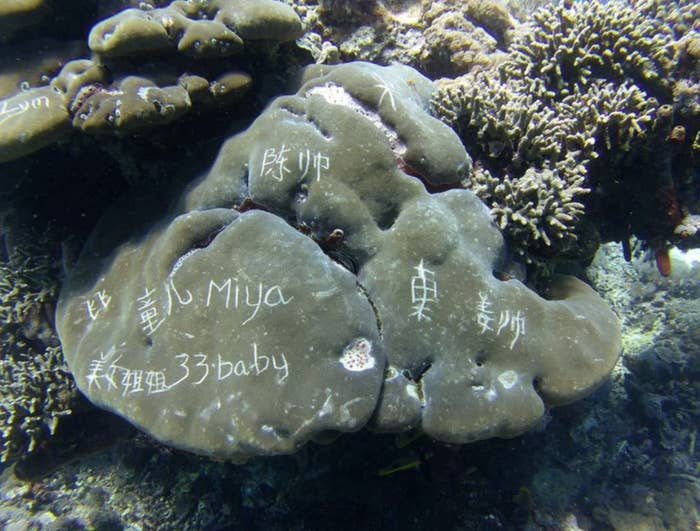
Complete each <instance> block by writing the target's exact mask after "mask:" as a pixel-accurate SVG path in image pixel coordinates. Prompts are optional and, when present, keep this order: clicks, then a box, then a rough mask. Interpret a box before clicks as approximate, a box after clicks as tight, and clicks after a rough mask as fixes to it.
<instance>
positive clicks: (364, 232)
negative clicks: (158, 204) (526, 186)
mask: <svg viewBox="0 0 700 531" xmlns="http://www.w3.org/2000/svg"><path fill="white" fill-rule="evenodd" d="M299 83H300V87H299V89H298V91H297V93H296V94H295V95H292V96H283V97H279V98H277V99H276V100H275V101H274V102H273V103H272V104H271V105H270V107H269V108H268V109H267V110H266V111H265V112H264V113H263V114H262V115H261V116H260V117H259V118H258V119H257V120H256V121H255V122H254V123H253V124H252V125H251V127H250V128H249V129H248V130H247V131H246V132H244V133H242V134H240V135H237V136H235V137H233V138H232V139H230V140H229V141H227V142H226V143H225V144H224V145H223V147H222V149H221V152H220V154H219V157H218V158H217V160H216V162H215V164H214V166H213V168H212V169H211V171H210V172H209V173H208V174H207V175H205V176H204V177H202V178H201V179H199V180H198V181H196V182H195V183H193V184H192V185H191V186H190V187H189V188H188V189H187V190H186V191H185V192H184V193H183V194H182V195H181V197H180V198H179V200H178V201H176V203H175V204H174V206H173V207H172V208H171V209H169V210H168V212H167V213H166V214H165V215H164V216H162V217H161V218H160V220H159V221H157V222H156V223H150V224H149V222H145V223H142V224H141V225H140V227H141V229H139V230H135V229H129V228H128V227H126V226H125V221H124V220H136V219H138V218H143V217H144V215H143V213H144V211H148V210H149V209H150V206H151V205H150V204H148V203H147V204H146V205H143V206H139V204H138V203H137V202H133V201H132V202H129V203H128V207H118V208H116V210H115V211H114V212H112V213H111V214H109V215H107V216H106V218H105V220H104V221H103V222H102V223H101V226H100V227H98V228H97V229H96V231H95V233H94V235H93V237H92V238H91V241H90V242H89V243H88V245H87V247H86V249H85V251H84V253H83V255H82V257H81V259H80V260H79V262H78V264H77V266H76V267H75V269H74V270H73V271H72V272H71V273H70V274H69V276H68V279H67V281H66V283H65V285H64V287H63V290H62V294H61V298H60V301H59V305H58V308H57V326H58V330H59V333H60V336H61V340H62V343H63V347H64V350H65V353H66V358H67V360H68V363H69V365H70V366H71V368H72V370H73V372H74V374H75V377H76V382H77V383H78V385H79V387H80V388H81V390H82V391H83V392H84V393H85V394H86V395H87V396H88V397H89V398H90V399H91V400H92V401H93V402H95V403H97V404H98V405H100V406H102V407H105V408H108V409H111V410H113V411H116V412H117V413H119V414H121V415H123V416H125V417H126V418H128V419H130V420H131V421H132V422H134V423H135V424H137V425H139V426H140V427H142V428H143V429H144V430H146V431H147V432H149V433H151V434H152V435H154V436H155V437H157V438H158V439H160V440H163V441H165V442H167V443H168V444H172V445H174V446H178V447H182V448H186V449H189V450H192V451H195V452H199V453H203V454H207V455H216V456H219V457H232V458H246V457H249V456H252V455H259V454H275V453H284V452H292V451H295V450H296V449H298V448H299V447H300V446H301V445H303V444H304V443H305V442H306V441H308V440H312V439H320V438H324V439H325V438H327V436H328V435H329V434H333V433H337V432H347V431H354V430H358V429H360V428H362V427H363V426H366V425H367V426H370V427H371V428H373V429H376V430H379V431H391V432H400V431H406V430H410V429H420V430H423V431H424V432H426V433H427V434H428V435H430V436H432V437H435V438H438V439H441V440H445V441H450V442H467V441H472V440H476V439H483V438H487V437H493V436H513V435H515V434H518V433H521V432H522V431H524V430H526V429H528V428H529V427H531V426H532V425H533V424H535V423H536V422H537V421H538V420H539V419H540V418H541V416H542V415H543V413H544V410H545V407H546V406H547V405H557V404H561V403H566V402H569V401H571V400H575V399H577V398H580V397H582V396H584V395H586V394H587V393H589V392H590V391H591V390H592V389H594V388H595V387H596V386H597V385H598V384H599V383H600V382H601V381H602V380H603V379H604V378H605V377H606V375H607V374H608V373H609V371H610V370H611V368H612V366H613V364H614V363H615V361H616V359H617V355H618V352H619V350H620V330H619V326H618V323H617V320H616V318H615V316H614V315H613V314H612V312H611V311H610V310H609V309H608V308H607V306H606V305H605V304H604V303H603V301H602V300H601V299H600V298H599V297H598V296H597V295H596V294H595V292H593V290H592V289H590V288H589V287H587V286H586V285H585V284H583V283H582V282H580V281H578V280H576V279H574V278H569V277H562V278H560V279H557V280H556V281H555V282H554V284H553V286H552V291H551V300H546V299H544V298H542V297H540V296H539V295H537V294H536V293H534V292H533V291H531V290H530V289H529V288H527V287H526V286H525V285H524V284H523V283H522V282H520V281H519V280H517V279H516V278H512V277H511V275H509V273H508V272H509V271H510V270H511V269H512V264H511V262H510V261H509V259H508V256H507V252H506V248H505V245H504V241H503V238H502V236H501V235H500V233H499V231H498V229H497V227H496V226H495V224H494V223H493V221H492V220H491V218H490V216H489V214H488V210H487V208H486V207H485V206H484V205H483V204H482V203H481V202H480V201H479V200H478V199H477V197H476V196H475V195H474V194H472V193H471V192H469V191H467V190H464V189H461V188H460V183H461V182H462V181H463V180H464V179H465V178H466V177H467V176H468V175H469V173H470V172H471V160H470V158H469V156H468V155H467V153H466V152H465V150H464V148H463V146H462V145H461V143H460V142H459V139H458V137H457V135H456V134H455V133H454V132H452V130H451V129H449V128H448V127H447V126H445V125H444V124H442V123H441V122H439V121H438V120H436V119H434V118H432V117H431V116H430V115H429V114H428V112H427V109H428V107H429V101H430V96H431V93H432V92H433V90H434V86H433V84H432V83H431V82H430V81H429V80H428V79H426V78H424V77H423V76H421V75H420V74H418V73H417V72H416V71H414V70H412V69H410V68H408V67H403V66H392V67H379V66H375V65H370V64H367V63H352V64H348V65H342V66H338V67H318V66H317V67H310V68H308V69H307V70H306V71H305V72H304V74H303V75H302V76H301V79H300V81H299ZM450 188H451V189H450ZM444 189H448V190H447V191H441V192H435V193H433V191H434V190H444ZM145 217H146V218H148V216H145Z"/></svg>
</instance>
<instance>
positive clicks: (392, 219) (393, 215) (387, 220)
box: [374, 204, 401, 230]
mask: <svg viewBox="0 0 700 531" xmlns="http://www.w3.org/2000/svg"><path fill="white" fill-rule="evenodd" d="M399 214H401V209H400V205H398V204H392V205H389V208H388V209H385V210H384V211H382V212H380V213H379V215H378V216H376V217H375V219H374V221H375V223H376V224H377V226H378V227H379V228H380V229H381V230H389V229H390V228H391V227H393V226H394V223H396V220H397V218H398V217H399Z"/></svg>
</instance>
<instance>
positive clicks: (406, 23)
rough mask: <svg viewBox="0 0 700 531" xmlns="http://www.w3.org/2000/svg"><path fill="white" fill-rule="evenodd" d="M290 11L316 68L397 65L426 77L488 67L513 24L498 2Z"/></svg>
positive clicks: (323, 4)
mask: <svg viewBox="0 0 700 531" xmlns="http://www.w3.org/2000/svg"><path fill="white" fill-rule="evenodd" d="M293 4H294V8H295V9H296V11H297V13H298V14H299V16H300V17H301V18H302V20H303V21H304V23H305V25H306V27H307V32H306V34H305V35H304V37H303V38H302V39H301V41H300V45H301V46H302V47H303V48H306V49H308V50H309V51H310V52H311V53H312V55H313V57H314V60H315V61H316V62H318V63H331V64H332V63H336V62H339V61H352V60H364V61H372V62H375V63H379V64H391V63H396V62H398V63H402V64H406V65H409V66H413V67H415V68H417V69H419V70H420V71H421V72H424V73H426V74H427V75H429V76H430V77H435V76H447V75H449V76H455V75H460V74H462V73H464V72H466V71H468V70H469V69H471V68H474V67H477V66H486V65H490V64H491V63H492V62H493V61H494V59H495V58H496V57H498V55H499V50H500V49H503V48H504V47H505V46H506V44H507V42H508V40H509V34H510V31H511V29H512V27H513V21H512V19H511V17H510V14H509V13H508V10H507V9H506V8H505V5H504V4H503V2H501V1H500V0H486V1H478V0H468V1H461V2H454V1H451V0H447V1H439V2H434V1H427V0H420V1H418V2H410V1H408V2H407V1H394V2H381V1H377V0H365V1H362V2H345V1H334V0H321V1H319V2H316V1H314V0H309V1H307V0H303V1H299V2H294V3H293Z"/></svg>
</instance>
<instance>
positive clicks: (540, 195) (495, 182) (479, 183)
mask: <svg viewBox="0 0 700 531" xmlns="http://www.w3.org/2000/svg"><path fill="white" fill-rule="evenodd" d="M584 183H585V177H584V176H583V175H579V176H578V177H576V178H574V179H569V180H565V179H562V178H561V177H560V176H559V174H558V173H557V172H556V171H555V170H551V169H548V168H545V169H542V170H536V169H535V168H528V169H527V171H526V172H525V174H524V175H523V176H522V177H519V178H511V177H510V176H509V175H505V176H504V177H502V178H500V179H499V178H495V177H493V176H492V175H491V174H490V173H489V172H488V170H486V169H484V168H481V167H477V168H476V170H475V171H474V173H473V175H472V176H471V177H470V178H469V180H468V181H467V183H466V185H467V188H469V189H470V190H472V191H473V192H474V193H476V195H478V196H479V197H480V198H481V199H482V200H483V201H484V202H485V203H486V204H487V205H489V206H490V207H491V214H492V215H493V216H494V218H495V220H496V223H497V224H498V226H499V228H500V229H501V230H505V229H506V228H507V230H508V235H509V236H510V238H511V241H512V242H513V245H512V246H511V247H512V249H513V251H514V252H516V253H517V254H519V255H522V256H525V258H526V259H527V253H528V249H527V245H534V243H533V242H538V243H541V244H544V245H545V246H547V247H550V246H553V245H555V246H559V248H560V249H561V250H563V248H564V246H565V245H566V244H567V242H568V243H569V244H570V243H571V241H572V240H575V239H576V234H575V232H574V231H575V228H576V221H578V220H579V219H580V218H581V216H582V215H583V213H584V206H583V204H582V203H581V202H580V201H581V199H582V197H583V196H584V195H586V194H587V193H589V192H590V190H589V189H588V188H586V187H585V186H584ZM558 240H561V242H562V243H557V242H558ZM553 242H555V243H553Z"/></svg>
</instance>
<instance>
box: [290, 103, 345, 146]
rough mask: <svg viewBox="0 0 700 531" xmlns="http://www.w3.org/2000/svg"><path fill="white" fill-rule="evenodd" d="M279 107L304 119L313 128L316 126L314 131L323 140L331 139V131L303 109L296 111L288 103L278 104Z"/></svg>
mask: <svg viewBox="0 0 700 531" xmlns="http://www.w3.org/2000/svg"><path fill="white" fill-rule="evenodd" d="M280 109H282V110H283V111H286V112H288V113H289V114H291V115H292V116H295V117H297V118H299V119H301V120H304V121H305V122H307V123H309V124H311V125H313V126H314V128H316V131H318V134H320V135H321V136H322V137H323V138H324V139H325V140H331V139H332V138H333V135H331V133H330V132H329V131H328V130H327V129H325V128H324V127H322V126H321V124H319V123H318V122H317V121H316V120H315V119H314V118H313V117H311V116H309V114H308V113H306V112H305V111H298V110H296V109H292V108H291V107H290V106H288V105H283V106H280Z"/></svg>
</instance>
